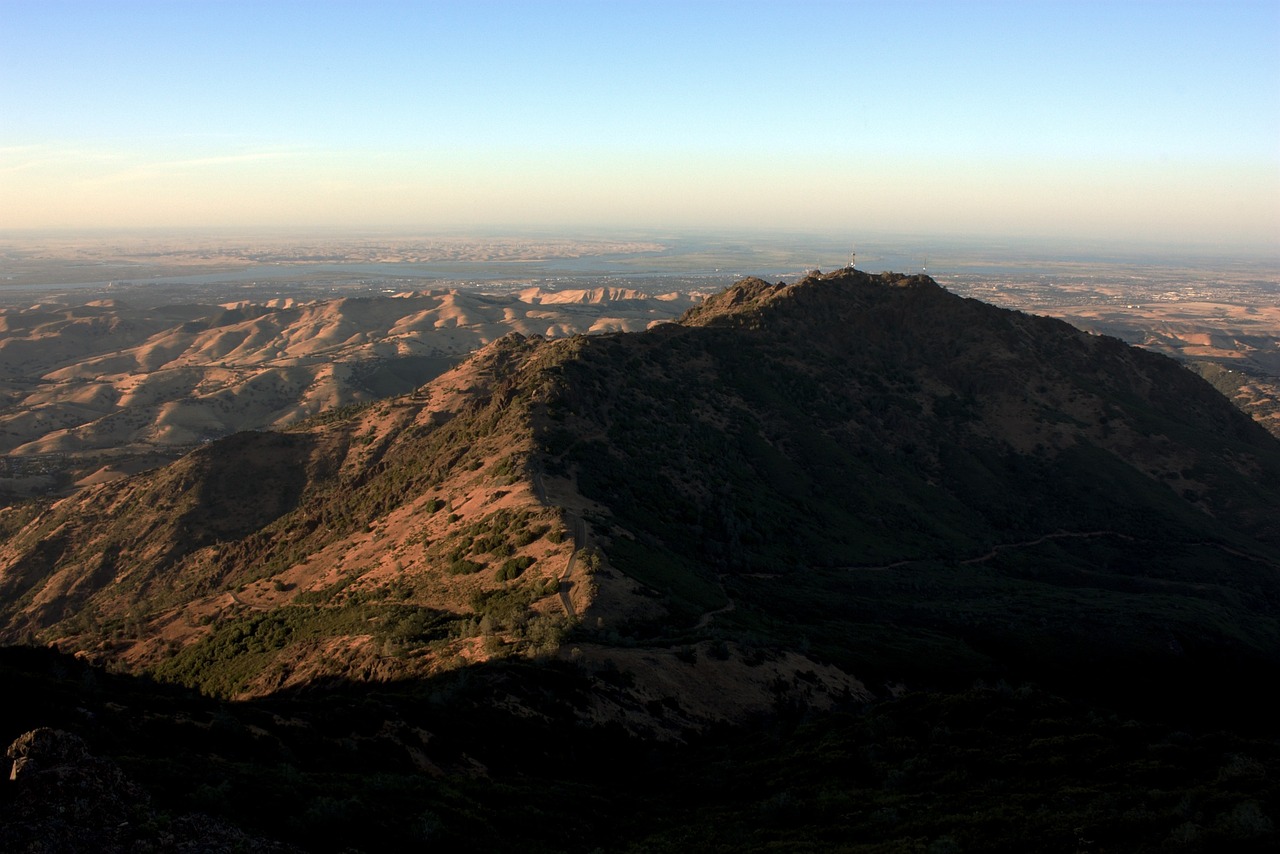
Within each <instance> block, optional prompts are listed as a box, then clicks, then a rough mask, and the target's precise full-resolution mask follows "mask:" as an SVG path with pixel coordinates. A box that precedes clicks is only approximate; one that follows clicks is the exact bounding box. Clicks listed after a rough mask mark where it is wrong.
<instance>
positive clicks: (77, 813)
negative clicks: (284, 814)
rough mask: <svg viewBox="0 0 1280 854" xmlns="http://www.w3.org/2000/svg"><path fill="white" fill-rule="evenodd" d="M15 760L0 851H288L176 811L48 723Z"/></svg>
mask: <svg viewBox="0 0 1280 854" xmlns="http://www.w3.org/2000/svg"><path fill="white" fill-rule="evenodd" d="M6 755H7V756H8V757H9V759H11V760H12V761H13V767H12V769H11V770H10V772H9V782H8V784H7V788H8V791H7V792H6V794H5V797H4V798H3V800H4V801H5V802H7V809H6V810H5V811H4V813H3V814H2V815H3V818H2V819H0V851H6V852H15V854H16V852H32V854H35V852H58V854H74V852H85V854H90V852H92V854H107V852H122V854H123V852H130V854H134V852H191V854H195V852H201V854H220V852H232V851H267V852H280V853H281V854H284V852H289V851H292V850H294V849H292V848H290V847H289V846H285V845H282V844H280V843H277V842H273V841H271V840H267V839H261V838H256V837H253V836H250V835H249V834H246V833H244V832H243V831H241V830H238V829H237V828H234V827H232V826H230V825H228V824H225V823H223V822H220V821H218V820H216V819H213V818H209V817H208V816H203V815H185V816H181V817H178V818H174V819H170V818H169V817H168V816H166V815H164V814H162V813H160V812H158V811H156V810H155V809H153V808H152V806H151V799H150V797H149V796H148V795H147V793H146V792H145V791H143V789H142V788H141V787H139V786H138V785H137V784H136V783H134V782H133V781H131V780H130V779H129V778H128V777H126V776H125V775H124V773H123V772H122V771H121V770H120V769H119V767H117V766H116V765H115V764H114V763H112V762H108V761H106V760H104V759H99V758H98V757H96V756H94V755H92V754H91V753H90V752H89V748H88V746H87V745H86V744H85V742H84V740H83V739H81V738H80V737H79V736H77V735H74V734H73V733H69V732H65V731H63V730H56V729H49V728H47V727H42V728H40V729H35V730H31V731H30V732H27V733H24V734H22V735H21V736H19V737H18V738H17V739H16V740H15V741H14V742H13V743H12V744H11V745H9V749H8V751H7V752H6Z"/></svg>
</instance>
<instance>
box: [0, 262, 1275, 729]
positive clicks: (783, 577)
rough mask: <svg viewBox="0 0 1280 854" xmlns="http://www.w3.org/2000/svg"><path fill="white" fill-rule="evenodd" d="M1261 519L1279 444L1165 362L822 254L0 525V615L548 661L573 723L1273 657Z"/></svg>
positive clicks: (344, 648)
mask: <svg viewBox="0 0 1280 854" xmlns="http://www.w3.org/2000/svg"><path fill="white" fill-rule="evenodd" d="M1276 506H1280V448H1278V446H1277V443H1276V441H1275V440H1274V439H1273V438H1271V437H1270V436H1269V435H1268V434H1267V433H1266V432H1265V431H1263V430H1262V429H1261V428H1260V427H1259V426H1258V425H1257V424H1255V423H1253V422H1252V421H1250V420H1249V419H1248V418H1247V417H1245V416H1243V415H1242V414H1241V413H1239V412H1238V411H1236V410H1235V409H1234V408H1233V407H1232V406H1231V405H1230V404H1229V403H1228V402H1227V401H1226V400H1225V399H1223V398H1222V397H1221V396H1220V395H1218V394H1216V393H1215V392H1214V391H1213V390H1212V389H1211V388H1210V387H1208V386H1207V385H1206V384H1205V383H1203V382H1202V381H1201V380H1199V379H1198V378H1196V377H1195V376H1193V375H1191V374H1190V373H1189V372H1187V371H1185V370H1184V369H1182V368H1181V367H1179V366H1178V365H1177V364H1176V363H1174V362H1172V361H1170V360H1168V359H1166V358H1163V357H1159V356H1154V355H1152V354H1148V353H1144V352H1142V351H1139V350H1136V349H1133V348H1130V347H1127V346H1125V345H1123V344H1122V343H1120V342H1119V341H1116V340H1114V339H1108V338H1104V337H1099V336H1091V335H1087V334H1085V333H1081V332H1079V331H1077V330H1075V329H1073V328H1071V327H1070V326H1067V325H1066V324H1064V323H1061V322H1058V321H1053V320H1048V319H1044V318H1037V317H1032V316H1028V315H1023V314H1019V313H1016V312H1009V311H1003V310H1000V309H996V308H993V307H991V306H988V305H984V304H982V303H978V302H976V301H971V300H962V299H960V298H958V297H955V296H954V295H951V294H949V293H947V292H945V291H944V290H942V289H941V288H939V287H937V286H936V285H935V284H934V283H933V282H932V281H931V280H929V279H927V278H923V277H914V278H906V277H901V276H894V275H891V274H885V275H882V276H879V277H871V276H867V275H865V274H862V273H859V272H856V271H841V272H839V273H836V274H831V275H828V276H824V277H820V278H813V279H809V280H806V281H805V282H802V283H798V284H795V285H791V286H780V285H771V284H768V283H765V282H761V281H758V280H747V281H744V282H743V283H740V284H739V285H738V286H736V287H734V288H731V289H729V290H728V291H726V292H724V293H723V294H720V295H718V296H716V297H714V298H711V299H709V300H707V301H706V302H705V304H704V305H702V306H701V307H699V308H697V309H694V310H693V311H690V312H689V313H688V314H687V315H686V316H685V317H684V319H683V321H682V323H681V324H679V325H665V326H661V327H657V328H655V329H652V330H650V331H648V332H645V333H625V334H616V335H604V336H594V337H581V336H580V337H574V338H569V339H562V340H554V341H548V340H543V339H535V338H523V337H520V336H510V337H507V338H504V339H501V340H499V341H497V342H495V343H494V344H493V345H491V346H490V347H488V348H486V349H485V350H484V351H482V352H481V353H480V354H478V355H477V356H476V357H475V358H473V359H471V360H469V361H468V362H466V363H464V364H463V365H462V366H460V367H458V368H457V369H455V370H453V371H452V372H450V373H447V374H445V375H443V376H441V377H440V378H438V379H437V380H435V381H433V382H432V383H431V384H430V385H429V386H428V387H427V388H426V389H425V390H423V391H422V392H420V393H418V394H416V395H410V396H404V397H400V398H396V399H393V400H390V401H385V402H382V403H378V404H374V405H371V406H368V407H365V408H363V409H360V410H358V411H355V412H349V411H348V412H336V413H334V414H333V416H331V417H329V418H328V419H317V420H316V421H314V422H312V423H310V424H304V425H301V426H300V428H299V429H298V430H296V431H293V432H289V433H285V434H280V435H277V434H245V435H240V436H235V437H232V438H230V439H227V440H223V441H221V442H216V443H213V444H211V445H209V446H208V447H205V448H203V449H201V450H199V451H197V452H196V453H194V454H192V455H190V456H188V457H186V458H184V459H183V460H181V461H180V462H178V463H176V464H174V465H172V466H170V467H168V468H166V469H164V470H162V471H159V472H155V473H152V474H149V475H145V476H139V477H135V478H131V479H129V480H126V481H123V482H121V483H117V484H108V485H104V486H100V487H96V488H93V489H91V490H86V491H85V492H83V493H82V494H80V495H77V496H75V497H73V498H69V499H65V500H63V501H61V502H57V503H54V504H50V505H32V506H27V507H22V508H11V509H9V510H7V511H4V512H3V513H0V526H2V529H3V531H4V532H5V534H6V536H5V542H4V546H3V549H2V550H0V602H2V603H3V609H4V610H3V615H2V616H3V621H4V622H3V625H4V638H5V639H6V640H7V641H10V642H11V641H13V640H16V639H19V638H32V639H36V640H38V641H40V642H45V643H56V644H58V645H59V646H60V647H61V648H63V649H67V650H82V651H85V652H86V653H87V654H89V655H91V656H94V657H96V658H99V659H102V660H107V661H113V662H116V663H118V664H121V665H124V666H126V667H130V668H134V669H145V670H148V671H150V672H154V673H157V674H159V675H161V676H164V677H166V678H172V679H176V680H179V681H183V682H186V683H188V684H193V685H198V686H201V687H202V688H205V689H206V690H210V691H213V692H217V693H221V694H224V695H238V696H244V695H260V694H266V693H270V692H272V691H275V690H278V689H280V688H282V687H294V686H300V685H306V684H310V683H313V682H315V681H316V680H318V679H321V678H324V677H333V676H339V677H344V678H349V679H355V680H386V679H394V678H399V677H409V676H420V675H428V674H431V673H436V672H439V671H441V670H443V669H449V668H457V667H461V666H465V665H467V664H469V663H472V662H479V661H484V660H489V659H492V658H495V657H502V656H511V655H525V656H530V657H535V658H536V657H538V656H556V657H561V658H565V659H568V660H571V661H576V662H578V664H579V665H580V666H581V667H582V668H583V669H584V670H585V671H586V672H588V673H591V674H594V676H595V677H596V685H597V688H598V690H596V691H595V692H594V694H593V696H592V699H591V700H590V702H589V703H588V705H587V706H586V707H584V708H583V710H582V713H583V714H584V715H587V716H589V717H593V718H595V719H598V720H602V721H603V720H610V721H618V722H623V723H624V724H625V725H627V726H629V727H632V728H634V729H637V730H641V729H644V728H645V727H652V726H655V725H657V726H659V727H662V726H669V727H674V728H677V729H678V728H679V727H682V726H685V725H689V724H691V723H693V722H696V721H706V720H714V719H717V718H722V717H733V716H734V715H735V714H736V715H739V716H741V715H742V714H757V713H767V712H768V711H769V710H771V709H777V708H778V707H779V704H782V705H784V706H786V705H788V704H792V705H799V706H819V707H821V706H823V705H830V704H832V703H836V702H840V701H841V700H842V698H843V699H844V700H848V699H851V698H859V697H865V696H868V695H869V692H883V691H887V690H890V687H891V686H896V685H898V684H900V683H903V682H905V683H907V684H908V685H910V686H915V685H949V684H959V685H969V684H971V683H972V681H973V680H974V679H977V678H993V677H994V678H999V677H1003V676H1016V677H1017V678H1022V679H1028V678H1033V679H1036V680H1037V681H1041V680H1048V681H1051V682H1052V681H1054V680H1057V681H1060V682H1063V683H1064V684H1065V683H1068V682H1069V683H1071V684H1086V683H1089V684H1093V685H1094V686H1095V687H1096V688H1097V690H1111V689H1113V688H1114V689H1116V690H1120V689H1121V688H1122V687H1124V685H1123V684H1122V683H1125V682H1126V681H1127V682H1129V683H1132V685H1131V687H1134V688H1138V687H1142V686H1146V685H1148V684H1149V683H1152V680H1155V681H1160V680H1164V681H1160V684H1163V685H1166V686H1167V685H1169V684H1173V681H1172V679H1166V677H1167V676H1169V674H1181V675H1180V677H1179V678H1184V677H1187V676H1189V675H1194V676H1195V678H1201V679H1209V678H1218V679H1221V680H1227V679H1229V678H1232V677H1233V676H1234V675H1236V674H1237V673H1238V671H1239V669H1240V668H1247V667H1259V666H1261V667H1266V668H1270V669H1272V670H1274V668H1275V667H1276V665H1277V662H1276V661H1275V650H1276V649H1277V645H1276V644H1275V639H1276V638H1277V637H1278V636H1280V630H1278V628H1277V602H1280V590H1278V589H1277V581H1276V578H1277V573H1276V569H1277V567H1278V566H1280V551H1278V550H1277V543H1278V542H1280V531H1277V528H1276V525H1277V521H1276V519H1275V514H1274V512H1273V511H1274V508H1275V507H1276ZM575 548H576V549H577V554H576V556H574V553H575ZM597 549H598V550H599V551H598V553H597V551H596V550H597ZM1135 674H1136V675H1135ZM1152 684H1154V683H1152ZM1117 686H1119V687H1117ZM894 690H896V688H894ZM655 721H656V722H658V723H657V724H655Z"/></svg>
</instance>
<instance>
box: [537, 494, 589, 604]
mask: <svg viewBox="0 0 1280 854" xmlns="http://www.w3.org/2000/svg"><path fill="white" fill-rule="evenodd" d="M533 494H534V497H535V498H537V499H538V502H539V503H540V504H542V506H544V507H550V506H551V502H550V501H548V500H547V487H546V485H545V484H544V483H543V482H542V472H534V473H533ZM565 517H566V519H567V520H568V521H569V522H570V523H571V524H572V527H573V551H572V552H570V553H569V561H568V563H566V564H565V567H564V571H563V572H561V573H560V576H559V579H558V580H559V586H560V591H559V592H560V604H561V605H563V606H564V612H565V613H566V614H568V615H569V619H570V620H576V619H578V612H577V610H576V609H575V608H574V607H573V600H572V599H570V598H569V591H570V590H572V589H573V582H572V581H570V580H569V576H570V575H572V574H573V569H574V567H575V566H577V563H578V552H580V551H581V550H582V549H584V548H586V545H587V526H586V523H584V522H583V521H582V520H581V519H580V518H578V517H577V516H574V515H573V514H571V513H569V512H568V511H567V510H566V511H565Z"/></svg>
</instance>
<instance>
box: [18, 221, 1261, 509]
mask: <svg viewBox="0 0 1280 854" xmlns="http://www.w3.org/2000/svg"><path fill="white" fill-rule="evenodd" d="M854 248H855V247H854V246H852V245H851V244H850V242H849V241H848V239H847V238H846V237H844V236H838V235H809V234H777V235H768V236H762V235H750V234H748V235H725V234H713V233H707V234H689V233H682V234H678V235H677V234H657V233H616V234H609V235H605V236H599V235H596V236H589V237H565V236H560V235H547V234H516V235H476V234H471V235H465V234H453V235H416V236H415V235H401V234H354V235H353V234H340V233H336V232H333V233H319V232H310V233H284V232H281V233H260V234H253V235H245V234H230V233H228V234H220V233H195V232H186V233H180V232H175V233H167V234H161V233H145V234H144V233H125V232H121V233H105V232H104V233H97V234H92V235H77V236H71V235H67V234H57V233H48V234H37V233H26V234H18V233H8V234H0V324H3V326H2V327H0V367H2V368H3V376H2V377H0V453H2V454H3V457H0V493H4V494H6V495H7V496H8V497H9V498H10V499H12V498H14V497H19V498H20V497H23V496H26V495H35V494H42V493H47V492H61V491H66V490H68V489H72V488H74V487H75V486H76V484H80V485H85V484H88V483H93V482H99V481H101V480H104V479H113V478H115V477H119V476H122V475H124V474H127V473H129V472H131V471H136V470H138V469H140V468H145V467H148V466H151V465H154V464H156V463H158V462H160V461H163V460H165V459H171V458H173V457H174V456H176V455H178V454H181V453H184V452H186V451H187V450H189V449H190V448H192V447H194V446H195V445H198V444H199V443H201V442H204V441H208V440H210V439H214V438H218V437H219V436H222V435H227V434H229V433H232V432H235V431H237V430H244V429H271V428H280V427H283V426H287V425H288V424H289V423H291V422H292V421H296V420H298V419H300V418H303V417H307V416H310V415H314V414H316V413H318V412H320V411H322V410H324V409H326V408H331V407H334V406H342V405H347V404H350V403H359V402H366V401H369V400H372V399H375V398H377V397H382V396H386V395H391V394H401V393H407V392H409V391H411V390H412V389H413V388H414V387H416V386H417V385H420V384H421V383H424V382H426V381H427V380H429V379H431V378H432V377H434V376H435V375H436V374H438V373H440V372H441V371H443V370H444V369H445V368H447V367H448V366H449V365H451V364H453V363H455V362H456V361H458V360H459V359H461V358H463V357H464V356H466V355H467V354H468V353H469V352H471V351H473V350H475V349H476V348H478V347H480V346H483V345H484V344H486V343H488V342H490V341H492V340H495V339H496V338H499V337H501V336H502V335H504V334H506V333H508V332H519V333H521V334H526V335H527V334H541V335H546V336H548V337H559V336H562V335H572V334H578V333H593V332H610V331H630V330H636V329H644V328H646V327H647V326H650V325H652V324H654V323H659V322H665V321H671V320H675V319H677V318H678V317H679V316H680V314H682V313H683V312H684V311H685V310H686V309H687V308H689V307H690V306H691V305H694V304H696V303H697V302H698V301H700V300H701V299H702V298H704V297H705V296H707V295H709V294H711V293H715V292H717V291H719V290H721V289H723V288H725V287H727V286H729V285H731V284H732V283H733V282H735V281H737V280H738V279H741V278H743V277H745V276H749V275H754V276H760V277H763V278H765V279H769V280H785V281H795V280H797V279H798V278H800V277H802V276H803V275H804V274H805V273H806V272H807V271H810V270H819V269H821V270H830V269H834V268H837V267H843V266H846V265H848V264H849V263H850V262H851V261H852V262H853V263H854V264H855V265H856V266H857V267H859V268H860V269H864V270H870V271H879V270H893V271H897V272H905V273H918V272H925V273H928V274H929V275H931V276H933V277H934V278H935V279H936V280H937V281H938V282H939V284H941V285H943V286H944V287H946V288H948V289H949V290H952V291H953V292H955V293H957V294H960V295H962V296H968V297H973V298H977V299H981V300H983V301H986V302H990V303H993V304H996V305H999V306H1002V307H1006V308H1014V309H1018V310H1021V311H1026V312H1029V313H1034V314H1044V315H1050V316H1054V317H1058V318H1061V319H1064V320H1066V321H1068V322H1070V323H1072V324H1073V325H1075V326H1078V327H1080V328H1082V329H1086V330H1088V331H1091V332H1095V333H1099V334H1107V335H1113V336H1116V337H1119V338H1121V339H1123V340H1125V341H1128V342H1130V343H1134V344H1138V345H1141V346H1143V347H1146V348H1149V349H1152V350H1155V351H1157V352H1161V353H1164V354H1166V355H1169V356H1172V357H1174V358H1178V359H1180V360H1182V361H1184V362H1186V363H1187V364H1188V365H1189V366H1191V367H1192V368H1193V369H1194V370H1196V371H1197V372H1199V373H1200V374H1201V375H1203V376H1205V377H1206V379H1208V380H1209V381H1210V382H1212V383H1213V384H1214V385H1215V386H1216V387H1218V389H1219V390H1220V391H1222V392H1223V393H1224V394H1226V395H1227V396H1228V397H1231V398H1232V399H1233V400H1234V401H1235V402H1236V404H1237V405H1238V406H1240V407H1241V408H1242V409H1244V410H1245V411H1247V412H1249V413H1250V414H1251V415H1253V416H1254V417H1255V418H1256V419H1258V420H1259V421H1260V422H1261V423H1263V424H1264V426H1266V427H1267V428H1268V429H1269V430H1271V432H1273V433H1276V434H1277V435H1280V262H1277V261H1276V260H1275V259H1272V258H1267V257H1265V256H1252V257H1249V256H1238V255H1228V254H1224V253H1214V252H1212V251H1211V250H1201V251H1199V252H1198V253H1190V252H1184V254H1182V255H1180V256H1179V255H1173V254H1170V253H1168V252H1162V251H1159V250H1157V249H1149V250H1145V251H1135V250H1132V249H1127V250H1125V251H1123V252H1121V251H1118V250H1116V249H1115V248H1114V247H1107V246H1076V245H1063V246H1043V245H1038V244H1035V243H1033V242H1028V241H1023V242H1010V243H1007V244H1005V245H991V244H989V243H988V244H980V243H966V242H964V241H960V240H957V239H954V238H952V239H926V238H919V237H902V236H870V237H869V238H868V239H866V240H865V241H863V242H860V243H859V246H858V247H857V248H858V253H857V255H856V256H852V255H851V252H852V251H853V249H854ZM393 298H394V299H393ZM353 300H354V301H353Z"/></svg>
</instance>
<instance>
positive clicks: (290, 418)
mask: <svg viewBox="0 0 1280 854" xmlns="http://www.w3.org/2000/svg"><path fill="white" fill-rule="evenodd" d="M692 304H693V298H692V297H690V296H688V295H684V294H674V293H673V294H667V295H663V296H658V297H653V296H647V295H644V294H640V293H637V292H635V291H628V290H624V289H619V288H596V289H590V290H569V291H554V292H552V291H544V290H541V289H539V288H529V289H526V290H525V291H523V292H520V293H519V294H513V295H485V294H480V293H469V292H459V291H452V290H450V291H446V290H440V291H433V292H427V293H405V294H400V295H398V296H397V297H394V298H348V299H338V300H330V301H323V302H310V303H294V302H293V301H291V300H276V301H273V302H271V303H269V304H264V305H255V304H250V303H238V304H227V305H222V306H215V305H171V306H160V307H157V308H143V307H134V306H130V305H127V304H125V303H121V302H119V301H111V300H108V301H99V302H95V303H90V304H87V305H76V306H59V305H37V306H33V307H30V308H26V309H0V377H3V379H0V453H3V454H5V455H7V460H6V467H5V468H4V469H0V494H3V493H4V492H10V493H12V494H14V495H18V496H22V495H31V494H44V493H46V492H47V491H49V490H51V489H65V488H68V487H70V486H71V485H72V484H73V483H75V482H76V481H79V483H80V484H81V485H89V484H92V483H96V482H102V481H105V480H110V479H113V478H115V477H119V476H121V474H124V473H128V472H130V471H137V470H140V469H142V468H146V467H149V466H152V465H155V462H156V459H157V455H160V456H164V455H170V456H176V455H177V454H179V453H182V452H185V451H186V450H189V449H191V448H193V447H195V446H198V445H199V444H201V443H202V442H207V441H210V440H212V439H216V438H219V437H222V436H226V435H229V434H231V433H234V432H236V431H240V430H263V429H276V428H280V427H284V426H287V425H289V424H292V423H294V422H296V421H298V420H300V419H302V418H305V417H307V416H310V415H314V414H316V413H319V412H325V411H329V410H331V409H333V408H335V407H340V406H346V405H351V404H357V403H367V402H369V401H372V400H376V399H379V398H383V397H388V396H394V395H396V394H401V393H405V392H408V391H410V390H412V389H414V388H416V387H418V386H419V385H422V384H423V383H425V382H427V381H429V380H430V379H432V378H434V377H436V376H438V375H439V374H440V373H442V372H443V371H445V370H446V369H448V368H449V367H451V366H452V365H454V364H456V363H457V362H458V361H460V360H461V359H462V358H464V357H465V356H466V355H467V354H468V353H471V352H472V351H474V350H476V349H477V348H479V347H481V346H483V345H485V344H487V343H489V342H491V341H494V340H497V339H498V338H500V337H502V336H503V335H505V334H507V333H509V332H519V333H521V334H523V335H543V336H548V337H560V336H565V335H572V334H577V333H584V332H608V331H626V330H643V329H645V328H647V327H648V326H649V325H650V324H652V323H656V322H660V321H665V320H671V319H674V318H675V317H677V316H679V314H680V313H681V312H682V311H684V310H685V309H686V308H688V307H689V306H690V305H692Z"/></svg>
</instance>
